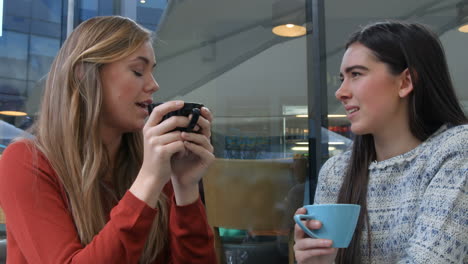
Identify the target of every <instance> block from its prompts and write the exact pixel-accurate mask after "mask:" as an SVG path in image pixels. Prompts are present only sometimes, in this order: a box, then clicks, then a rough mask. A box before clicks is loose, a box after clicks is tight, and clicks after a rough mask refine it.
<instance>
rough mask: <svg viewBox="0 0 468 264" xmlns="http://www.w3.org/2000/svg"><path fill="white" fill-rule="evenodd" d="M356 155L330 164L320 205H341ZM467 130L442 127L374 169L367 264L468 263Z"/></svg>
mask: <svg viewBox="0 0 468 264" xmlns="http://www.w3.org/2000/svg"><path fill="white" fill-rule="evenodd" d="M350 156H351V153H350V151H347V152H345V153H342V154H340V155H337V156H334V157H332V158H330V159H329V160H328V161H327V162H326V163H325V164H324V165H323V167H322V169H321V171H320V175H319V180H318V186H317V192H316V196H315V203H317V204H323V203H336V201H337V197H338V192H339V190H340V187H341V184H342V182H343V178H344V173H345V171H346V167H347V163H348V161H349V159H350ZM467 176H468V125H463V126H455V127H451V128H448V126H446V125H444V126H442V127H441V128H440V129H439V130H438V131H437V132H435V133H434V134H433V135H432V136H431V137H430V138H428V139H427V140H426V141H424V142H423V143H422V144H420V145H419V146H418V147H416V148H415V149H413V150H411V151H409V152H407V153H404V154H402V155H399V156H396V157H393V158H390V159H388V160H384V161H380V162H373V163H372V164H370V166H369V177H370V178H369V186H368V195H367V204H368V213H369V218H370V229H371V231H370V232H371V260H372V261H370V260H369V256H368V254H367V252H368V241H367V230H365V231H364V233H363V236H362V242H361V243H362V246H361V252H362V255H363V256H364V257H363V258H364V259H363V260H362V263H425V264H427V263H465V264H466V263H468V196H467V189H468V187H467Z"/></svg>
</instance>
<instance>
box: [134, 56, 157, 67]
mask: <svg viewBox="0 0 468 264" xmlns="http://www.w3.org/2000/svg"><path fill="white" fill-rule="evenodd" d="M134 60H141V61H143V62H144V63H145V64H146V65H149V64H150V60H149V59H148V58H146V57H143V56H138V57H136V59H134ZM154 67H156V63H155V64H153V68H154Z"/></svg>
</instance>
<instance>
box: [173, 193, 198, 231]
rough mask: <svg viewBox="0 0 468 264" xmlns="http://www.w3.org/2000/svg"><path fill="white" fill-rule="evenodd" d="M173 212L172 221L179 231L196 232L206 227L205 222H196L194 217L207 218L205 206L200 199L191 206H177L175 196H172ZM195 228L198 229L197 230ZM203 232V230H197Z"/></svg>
mask: <svg viewBox="0 0 468 264" xmlns="http://www.w3.org/2000/svg"><path fill="white" fill-rule="evenodd" d="M171 198H172V203H171V204H172V210H171V221H174V224H175V225H176V226H177V227H178V229H179V230H187V231H188V230H192V232H193V231H195V230H197V229H198V228H202V229H203V227H205V225H206V222H205V221H194V220H193V217H194V216H195V217H197V218H199V217H201V219H203V218H206V211H205V206H204V205H203V202H202V201H201V199H200V198H198V199H197V200H196V201H195V202H193V203H191V204H186V205H182V206H179V205H177V204H176V201H175V196H172V197H171ZM193 227H196V228H195V230H194V229H193ZM197 231H201V230H197ZM203 231H204V230H203Z"/></svg>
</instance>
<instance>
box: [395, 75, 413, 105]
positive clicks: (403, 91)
mask: <svg viewBox="0 0 468 264" xmlns="http://www.w3.org/2000/svg"><path fill="white" fill-rule="evenodd" d="M401 78H402V80H401V85H400V88H399V90H398V95H399V96H400V98H405V97H407V96H408V95H409V94H410V93H411V92H412V91H413V80H412V78H411V74H410V70H409V69H408V68H406V69H405V70H404V71H403V72H402V73H401Z"/></svg>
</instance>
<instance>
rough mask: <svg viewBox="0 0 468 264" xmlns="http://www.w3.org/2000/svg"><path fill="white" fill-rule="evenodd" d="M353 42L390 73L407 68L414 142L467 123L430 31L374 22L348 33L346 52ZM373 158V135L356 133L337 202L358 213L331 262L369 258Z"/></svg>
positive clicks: (410, 119) (436, 42) (443, 56)
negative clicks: (352, 231)
mask: <svg viewBox="0 0 468 264" xmlns="http://www.w3.org/2000/svg"><path fill="white" fill-rule="evenodd" d="M354 43H360V44H362V45H364V46H365V47H367V48H368V49H370V50H371V51H372V52H373V54H374V55H375V56H376V58H377V59H378V60H379V61H381V62H383V63H385V64H387V66H388V68H389V70H390V72H391V73H392V74H395V75H396V74H400V73H401V72H403V71H404V70H405V69H409V72H410V75H411V80H412V82H413V83H412V84H413V91H412V92H411V94H410V95H409V122H410V124H409V125H410V126H409V127H410V130H411V133H412V134H413V135H414V136H415V137H416V138H418V139H419V140H421V141H424V140H426V139H427V138H428V137H429V136H430V135H431V134H433V133H434V132H435V131H436V130H437V129H438V128H439V127H440V126H442V125H443V124H446V123H449V124H451V125H460V124H464V123H467V122H468V120H467V117H466V116H465V114H464V113H463V110H462V108H461V106H460V103H459V102H458V100H457V97H456V94H455V90H454V88H453V84H452V80H451V78H450V74H449V70H448V66H447V61H446V59H445V53H444V50H443V48H442V45H441V43H440V41H439V38H438V36H437V35H436V34H435V33H434V32H432V31H431V30H430V29H428V28H427V27H425V26H423V25H421V24H417V23H406V22H398V21H385V22H378V23H374V24H370V25H368V26H366V27H364V28H362V29H361V30H359V31H357V32H355V33H354V34H353V35H351V37H350V39H349V40H348V42H347V43H346V49H348V47H349V46H351V45H352V44H354ZM434 109H437V111H434ZM375 159H376V153H375V147H374V138H373V136H372V135H371V134H367V135H356V136H355V139H354V144H353V149H352V152H351V159H350V161H349V165H348V168H347V171H346V175H345V178H344V181H343V185H342V186H341V189H340V193H339V195H338V203H352V204H359V205H361V214H360V216H359V220H358V225H357V227H356V232H355V234H354V236H353V239H352V241H351V244H350V246H349V247H348V248H346V249H340V250H339V252H338V256H337V259H336V263H361V262H362V260H361V258H362V257H363V256H362V253H364V254H366V255H368V257H369V258H370V256H371V246H370V241H371V236H370V226H369V217H368V214H367V187H368V181H369V171H368V167H369V165H370V163H371V162H372V161H373V160H375ZM365 228H367V230H368V233H367V234H368V252H362V253H361V243H360V240H361V237H362V231H363V230H364V229H365Z"/></svg>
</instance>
